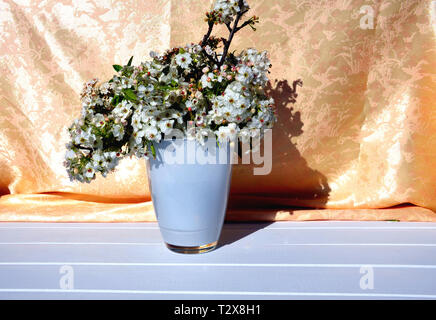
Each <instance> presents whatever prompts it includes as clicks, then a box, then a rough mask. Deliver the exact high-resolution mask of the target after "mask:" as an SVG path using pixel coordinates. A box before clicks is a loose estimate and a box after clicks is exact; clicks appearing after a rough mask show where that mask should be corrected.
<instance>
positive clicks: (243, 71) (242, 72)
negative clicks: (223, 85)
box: [236, 66, 253, 84]
mask: <svg viewBox="0 0 436 320" xmlns="http://www.w3.org/2000/svg"><path fill="white" fill-rule="evenodd" d="M251 79H253V71H252V70H251V68H249V67H247V66H241V67H239V71H238V74H237V75H236V80H237V81H239V82H241V83H243V84H248V83H249V82H250V81H251Z"/></svg>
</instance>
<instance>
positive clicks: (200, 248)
mask: <svg viewBox="0 0 436 320" xmlns="http://www.w3.org/2000/svg"><path fill="white" fill-rule="evenodd" d="M217 243H218V241H215V242H212V243H209V244H205V245H203V246H197V247H185V246H175V245H172V244H169V243H165V244H166V246H167V248H168V249H170V250H171V251H174V252H177V253H185V254H197V253H206V252H209V251H212V250H213V249H215V248H216V245H217Z"/></svg>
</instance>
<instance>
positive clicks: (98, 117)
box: [93, 113, 105, 127]
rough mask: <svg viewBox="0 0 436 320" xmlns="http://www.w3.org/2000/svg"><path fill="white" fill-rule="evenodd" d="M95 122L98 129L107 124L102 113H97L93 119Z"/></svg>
mask: <svg viewBox="0 0 436 320" xmlns="http://www.w3.org/2000/svg"><path fill="white" fill-rule="evenodd" d="M93 122H94V124H95V125H96V126H97V127H102V126H104V124H105V119H104V115H102V114H101V113H97V114H96V115H95V116H94V118H93Z"/></svg>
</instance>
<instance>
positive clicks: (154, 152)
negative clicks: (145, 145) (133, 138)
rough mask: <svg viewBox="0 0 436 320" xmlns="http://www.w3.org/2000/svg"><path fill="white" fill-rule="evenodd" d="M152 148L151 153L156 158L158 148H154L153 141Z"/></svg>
mask: <svg viewBox="0 0 436 320" xmlns="http://www.w3.org/2000/svg"><path fill="white" fill-rule="evenodd" d="M150 150H151V154H152V155H153V158H155V159H156V149H155V148H154V144H153V142H150Z"/></svg>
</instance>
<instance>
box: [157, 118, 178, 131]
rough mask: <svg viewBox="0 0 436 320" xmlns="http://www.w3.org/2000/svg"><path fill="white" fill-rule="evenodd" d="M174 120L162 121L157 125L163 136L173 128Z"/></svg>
mask: <svg viewBox="0 0 436 320" xmlns="http://www.w3.org/2000/svg"><path fill="white" fill-rule="evenodd" d="M173 124H174V120H162V121H160V123H159V129H160V131H161V132H162V133H163V134H167V133H169V132H170V131H171V129H172V128H173Z"/></svg>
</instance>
